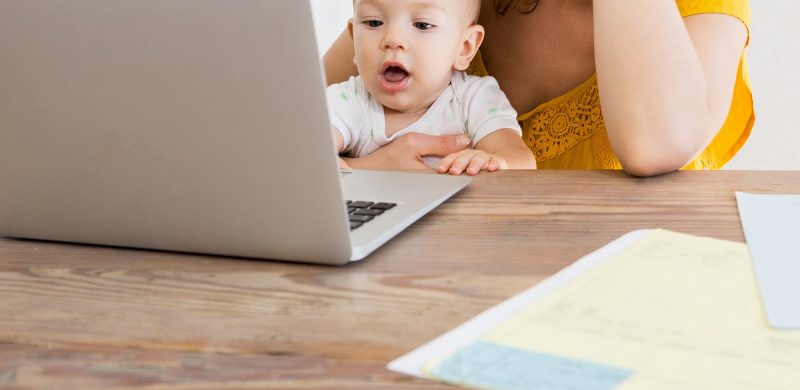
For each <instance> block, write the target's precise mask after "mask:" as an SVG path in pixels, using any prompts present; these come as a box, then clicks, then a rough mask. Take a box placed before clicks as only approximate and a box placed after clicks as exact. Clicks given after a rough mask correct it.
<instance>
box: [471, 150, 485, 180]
mask: <svg viewBox="0 0 800 390" xmlns="http://www.w3.org/2000/svg"><path fill="white" fill-rule="evenodd" d="M489 158H490V156H488V155H486V154H482V153H480V154H476V155H474V156H473V157H472V160H470V162H469V166H468V167H467V175H470V176H475V175H477V174H478V172H480V171H481V169H484V168H486V165H487V164H488V163H489Z"/></svg>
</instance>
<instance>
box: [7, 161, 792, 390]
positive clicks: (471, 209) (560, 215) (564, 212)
mask: <svg viewBox="0 0 800 390" xmlns="http://www.w3.org/2000/svg"><path fill="white" fill-rule="evenodd" d="M736 190H741V191H752V192H765V193H800V171H794V172H792V171H783V172H775V171H770V172H764V171H761V172H755V171H752V172H745V171H718V172H676V173H673V174H669V175H665V176H660V177H655V178H648V179H636V178H632V177H629V176H626V175H625V174H623V173H621V172H613V171H531V172H524V171H521V172H502V173H495V174H482V175H480V176H478V177H477V178H476V179H475V181H474V183H473V184H472V185H471V186H470V187H469V188H467V189H466V190H464V191H463V192H461V193H460V194H459V195H457V196H456V197H454V198H453V199H451V200H450V201H448V202H447V203H446V204H444V205H443V206H441V207H439V208H438V209H437V210H435V211H434V212H433V213H431V214H429V215H428V216H427V217H425V218H424V219H422V220H421V221H419V222H417V223H416V224H414V225H413V226H411V228H409V229H408V230H407V231H405V232H404V233H402V234H401V235H399V236H398V237H397V238H396V239H394V240H392V241H391V242H389V243H388V244H387V245H386V246H384V247H383V248H382V249H380V250H378V251H377V252H376V253H374V254H373V255H372V256H371V257H368V258H367V259H366V260H364V261H361V262H358V263H355V264H351V265H348V266H344V267H329V266H316V265H304V264H292V263H280V262H264V261H254V260H243V259H231V258H219V257H208V256H197V255H184V254H172V253H161V252H150V251H139V250H127V249H115V248H106V247H91V246H80V245H68V244H57V243H45V242H36V241H21V240H0V387H15V386H20V387H22V386H24V387H49V386H59V387H75V388H89V387H126V386H130V387H134V386H137V387H138V386H154V387H158V388H198V387H204V388H231V387H235V388H304V389H305V388H346V389H383V388H425V389H433V388H449V386H445V385H441V384H437V383H435V382H430V381H424V380H418V379H413V378H409V377H405V376H402V375H399V374H395V373H393V372H390V371H387V370H386V369H385V368H384V367H385V365H386V363H388V362H389V361H390V360H392V359H394V358H396V357H398V356H400V355H402V354H404V353H406V352H408V351H410V350H412V349H414V348H415V347H417V346H419V345H421V344H423V343H425V342H427V341H429V340H431V339H433V338H435V337H436V336H438V335H440V334H442V333H444V332H446V331H447V330H449V329H451V328H453V327H455V326H457V325H458V324H460V323H461V322H463V321H465V320H467V319H469V318H471V317H473V316H475V315H476V314H478V313H480V312H481V311H483V310H485V309H487V308H489V307H491V306H493V305H495V304H497V303H499V302H500V301H502V300H504V299H506V298H508V297H510V296H512V295H514V294H516V293H518V292H520V291H522V290H524V289H526V288H528V287H530V286H532V285H534V284H536V283H537V282H539V281H541V280H542V279H544V278H546V277H548V276H549V275H552V274H553V273H555V272H557V271H558V270H559V269H561V268H563V267H564V266H566V265H567V264H570V263H571V262H573V261H575V260H576V259H578V258H580V257H582V256H584V255H585V254H587V253H589V252H591V251H593V250H594V249H597V248H598V247H600V246H602V245H604V244H606V243H608V242H609V241H611V240H613V239H615V238H617V237H618V236H620V235H622V234H623V233H626V232H628V231H631V230H634V229H640V228H653V227H661V228H666V229H672V230H675V231H679V232H684V233H691V234H698V235H707V236H712V237H717V238H723V239H729V240H736V241H743V234H742V229H741V226H740V223H739V218H738V213H737V209H736V202H735V198H734V191H736Z"/></svg>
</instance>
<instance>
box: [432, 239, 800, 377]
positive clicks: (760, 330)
mask: <svg viewBox="0 0 800 390" xmlns="http://www.w3.org/2000/svg"><path fill="white" fill-rule="evenodd" d="M798 282H800V281H798ZM798 302H800V297H798ZM480 341H482V342H484V344H485V343H489V344H490V345H499V346H505V347H512V348H514V349H517V350H523V351H535V352H536V353H541V354H545V355H548V356H549V355H552V356H558V357H565V358H569V359H576V361H585V362H592V363H597V364H601V365H605V366H610V367H616V368H620V369H624V370H628V371H629V372H630V374H629V376H628V377H626V379H625V380H623V381H621V383H618V384H615V385H614V386H615V387H614V388H617V389H651V390H653V389H655V390H657V389H733V390H735V389H742V390H744V389H800V332H792V331H780V330H775V329H772V328H770V327H769V326H768V325H767V322H766V319H765V316H764V313H763V310H762V307H761V303H760V300H759V295H758V290H757V287H756V281H755V276H754V274H753V270H752V266H751V261H750V258H749V255H748V251H747V247H746V245H745V244H743V243H736V242H730V241H723V240H717V239H711V238H704V237H696V236H690V235H684V234H679V233H674V232H670V231H665V230H653V231H652V232H651V233H650V234H648V235H647V236H646V237H645V238H643V239H642V240H640V241H639V242H637V243H635V244H633V245H632V246H630V247H629V248H627V249H626V250H624V251H623V252H621V253H620V254H618V255H616V256H613V257H611V258H609V259H608V260H607V261H604V262H602V263H601V264H599V265H597V266H595V267H594V268H592V269H591V270H589V271H587V272H586V273H584V274H582V275H580V276H578V277H577V278H575V279H574V280H572V281H571V282H569V283H567V284H566V285H565V286H563V287H562V288H560V289H558V290H556V291H554V292H553V293H551V294H549V295H547V296H545V297H543V298H542V299H539V300H537V301H535V302H533V303H531V304H529V305H528V306H527V307H526V308H525V309H523V310H521V311H520V312H518V313H517V314H516V315H514V316H512V317H511V318H510V319H509V320H507V321H505V322H504V323H502V324H501V325H500V326H498V327H496V328H494V329H493V330H492V331H490V332H488V333H486V334H484V335H483V336H482V337H480ZM446 360H447V357H445V358H444V359H441V360H439V359H437V362H432V363H431V365H430V366H429V367H428V369H429V372H431V373H432V374H433V375H434V376H436V375H437V367H438V368H441V366H440V365H441V364H443V362H444V361H446ZM471 364H472V366H470V368H469V369H470V370H478V368H475V367H474V365H475V364H474V363H471ZM532 365H534V364H531V363H528V367H530V366H532ZM517 366H518V367H525V366H524V365H517ZM508 367H515V366H514V365H513V364H507V365H506V366H504V368H505V369H506V370H510V368H508ZM440 371H441V370H440ZM553 371H554V372H553V373H551V372H546V373H544V374H537V375H539V376H542V375H544V376H550V377H548V378H543V380H544V381H545V382H547V383H562V382H559V378H556V377H554V376H553V375H556V376H557V375H568V374H564V373H561V374H559V372H558V371H559V370H553ZM440 374H441V373H440ZM451 374H452V373H451ZM461 374H464V376H463V377H464V378H467V379H463V380H459V381H460V382H462V383H465V384H472V385H476V386H479V387H488V388H530V387H529V386H526V384H525V383H516V382H514V380H513V378H514V377H515V373H514V372H504V373H503V375H502V377H503V378H504V379H503V382H504V384H503V385H502V386H496V387H495V386H490V385H487V383H489V382H486V379H485V378H484V382H479V383H470V381H469V379H468V378H469V375H467V373H459V375H461ZM528 376H529V377H530V375H528ZM520 377H522V375H520ZM445 379H447V378H445ZM490 379H491V378H490ZM560 379H563V378H560ZM526 380H528V379H526ZM537 383H538V382H537ZM583 383H584V384H587V383H588V382H583ZM580 387H586V386H584V385H581V386H580ZM597 388H604V387H603V386H598V387H597Z"/></svg>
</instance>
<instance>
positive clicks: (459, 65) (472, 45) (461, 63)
mask: <svg viewBox="0 0 800 390" xmlns="http://www.w3.org/2000/svg"><path fill="white" fill-rule="evenodd" d="M484 34H485V32H484V30H483V26H481V25H479V24H476V25H473V26H469V27H467V29H466V30H464V35H463V36H462V38H461V47H460V48H459V50H458V56H457V57H456V60H455V62H454V63H453V69H455V70H462V71H463V70H466V69H467V68H468V67H469V64H470V62H472V59H473V58H475V54H477V53H478V48H479V47H481V43H483V35H484Z"/></svg>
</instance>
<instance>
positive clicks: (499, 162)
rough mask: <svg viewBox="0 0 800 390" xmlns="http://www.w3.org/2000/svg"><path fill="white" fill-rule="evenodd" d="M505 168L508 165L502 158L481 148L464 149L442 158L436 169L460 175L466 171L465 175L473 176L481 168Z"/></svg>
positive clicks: (490, 170)
mask: <svg viewBox="0 0 800 390" xmlns="http://www.w3.org/2000/svg"><path fill="white" fill-rule="evenodd" d="M506 168H508V165H507V164H506V160H504V159H503V158H500V157H498V156H495V155H493V154H489V153H486V152H484V151H482V150H475V149H464V150H462V151H460V152H456V153H453V154H450V155H448V156H447V157H445V158H443V159H442V161H441V162H439V166H438V168H437V169H436V171H437V172H439V173H445V172H447V173H449V174H451V175H460V174H461V173H463V172H466V173H467V175H470V176H474V175H477V174H478V172H480V171H481V170H484V171H489V172H493V171H496V170H498V169H506Z"/></svg>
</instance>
